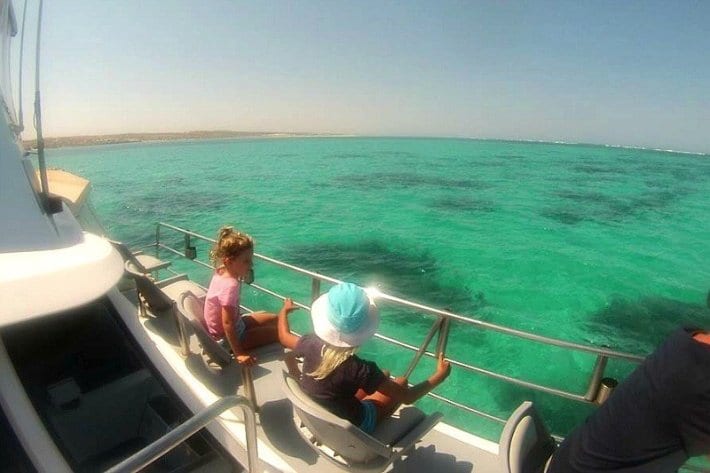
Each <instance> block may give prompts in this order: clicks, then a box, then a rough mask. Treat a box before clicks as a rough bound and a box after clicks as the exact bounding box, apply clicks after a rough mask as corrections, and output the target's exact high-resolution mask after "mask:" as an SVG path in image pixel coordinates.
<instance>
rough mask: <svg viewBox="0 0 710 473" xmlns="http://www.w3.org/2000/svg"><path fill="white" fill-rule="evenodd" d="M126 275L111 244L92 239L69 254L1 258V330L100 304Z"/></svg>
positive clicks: (65, 251) (70, 249) (57, 252)
mask: <svg viewBox="0 0 710 473" xmlns="http://www.w3.org/2000/svg"><path fill="white" fill-rule="evenodd" d="M122 274H123V260H122V259H121V257H120V255H119V254H118V253H117V252H116V250H114V248H113V247H112V246H111V244H110V243H109V242H108V241H106V240H104V239H102V238H100V237H97V236H96V235H93V234H90V233H85V234H84V238H83V241H82V242H80V243H78V244H75V245H72V246H69V247H65V248H60V249H56V250H44V251H30V252H15V253H0V300H1V301H2V304H0V325H7V324H11V323H14V322H19V321H22V320H26V319H28V318H33V317H39V316H42V315H48V314H51V313H54V312H58V311H61V310H66V309H69V308H72V307H76V306H79V305H81V304H85V303H87V302H89V301H92V300H94V299H97V298H99V297H101V296H102V295H103V294H105V293H106V292H108V291H109V290H110V289H111V287H113V286H114V285H115V284H116V283H117V282H118V280H119V279H120V277H121V275H122Z"/></svg>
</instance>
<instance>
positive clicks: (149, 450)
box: [106, 396, 259, 473]
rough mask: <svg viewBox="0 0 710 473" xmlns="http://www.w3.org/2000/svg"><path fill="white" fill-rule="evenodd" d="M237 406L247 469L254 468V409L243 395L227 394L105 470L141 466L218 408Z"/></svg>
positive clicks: (121, 472)
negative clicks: (245, 448)
mask: <svg viewBox="0 0 710 473" xmlns="http://www.w3.org/2000/svg"><path fill="white" fill-rule="evenodd" d="M237 406H238V407H240V408H241V409H242V412H243V413H244V423H245V425H246V437H247V455H248V457H249V471H250V472H256V468H257V465H258V461H259V455H258V452H257V439H256V417H255V416H254V411H252V410H251V407H250V406H249V401H248V400H247V399H245V398H243V397H241V396H227V397H223V398H222V399H220V400H219V401H216V402H215V403H213V404H211V405H210V406H209V407H207V408H206V409H203V410H202V411H200V412H198V413H197V414H195V415H194V416H192V417H191V418H189V419H188V420H186V421H185V422H183V423H182V424H180V425H178V426H177V427H175V428H174V429H173V430H171V431H170V432H168V433H167V434H165V435H163V436H162V437H160V438H159V439H158V440H156V441H155V442H153V443H151V444H150V445H148V446H147V447H145V448H143V449H142V450H139V451H138V452H136V453H134V454H133V455H131V456H130V457H128V458H126V459H125V460H123V461H122V462H120V463H118V464H117V465H115V466H113V467H112V468H109V469H108V470H106V473H127V472H135V471H139V470H141V469H142V468H144V467H145V466H147V465H150V464H151V463H152V462H154V461H155V460H156V459H158V458H160V457H161V456H163V455H164V454H166V453H167V452H169V451H170V450H172V449H173V448H175V447H177V446H178V445H179V444H180V443H182V442H183V441H185V440H186V439H187V438H189V437H190V436H191V435H192V434H194V433H195V432H197V431H198V430H200V429H202V428H203V427H204V426H206V425H207V424H209V423H210V422H211V421H212V420H213V419H214V418H215V417H217V416H218V415H220V414H221V413H222V412H224V411H226V410H227V409H230V408H232V407H237Z"/></svg>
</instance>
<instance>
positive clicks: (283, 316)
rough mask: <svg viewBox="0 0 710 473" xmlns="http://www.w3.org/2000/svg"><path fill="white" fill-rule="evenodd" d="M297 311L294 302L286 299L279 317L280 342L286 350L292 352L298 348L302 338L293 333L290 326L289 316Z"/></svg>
mask: <svg viewBox="0 0 710 473" xmlns="http://www.w3.org/2000/svg"><path fill="white" fill-rule="evenodd" d="M296 309H298V307H297V306H296V305H295V304H294V303H293V301H292V300H291V299H289V298H286V299H285V300H284V305H283V307H281V310H280V311H279V316H278V317H279V321H278V330H279V342H281V345H283V346H285V347H286V348H290V349H291V350H293V349H294V348H296V344H297V343H298V340H299V339H300V338H301V337H299V336H298V335H296V334H293V333H291V327H290V326H289V324H288V314H289V313H291V312H293V311H294V310H296Z"/></svg>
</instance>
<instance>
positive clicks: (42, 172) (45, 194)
mask: <svg viewBox="0 0 710 473" xmlns="http://www.w3.org/2000/svg"><path fill="white" fill-rule="evenodd" d="M42 3H43V1H42V0H39V11H38V12H37V51H36V61H35V109H34V112H35V113H34V127H35V130H36V131H37V159H38V162H39V180H40V182H41V183H42V195H41V198H42V202H43V204H44V210H45V211H46V212H49V211H50V206H49V183H48V182H47V165H46V163H45V160H44V138H43V137H42V107H41V98H40V93H39V53H40V36H41V33H42Z"/></svg>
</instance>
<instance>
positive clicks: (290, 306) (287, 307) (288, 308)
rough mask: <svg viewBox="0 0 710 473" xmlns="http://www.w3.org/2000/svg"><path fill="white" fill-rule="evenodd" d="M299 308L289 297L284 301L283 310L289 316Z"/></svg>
mask: <svg viewBox="0 0 710 473" xmlns="http://www.w3.org/2000/svg"><path fill="white" fill-rule="evenodd" d="M298 308H299V307H298V306H297V305H296V304H294V303H293V300H292V299H291V298H290V297H287V298H286V299H284V307H283V310H284V311H285V312H286V313H287V314H288V313H291V312H293V311H294V310H296V309H298Z"/></svg>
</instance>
